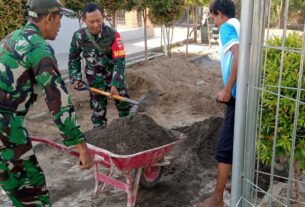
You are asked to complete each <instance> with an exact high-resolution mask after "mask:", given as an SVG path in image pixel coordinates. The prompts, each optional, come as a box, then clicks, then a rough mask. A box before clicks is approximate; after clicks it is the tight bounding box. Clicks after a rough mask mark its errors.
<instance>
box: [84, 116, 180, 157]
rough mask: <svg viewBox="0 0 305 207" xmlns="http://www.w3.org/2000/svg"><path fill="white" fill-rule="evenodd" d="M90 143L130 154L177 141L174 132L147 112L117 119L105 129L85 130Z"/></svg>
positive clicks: (114, 151)
mask: <svg viewBox="0 0 305 207" xmlns="http://www.w3.org/2000/svg"><path fill="white" fill-rule="evenodd" d="M85 137H86V140H87V142H88V143H90V144H92V145H95V146H97V147H99V148H103V149H106V150H108V151H110V152H112V153H115V154H119V155H128V154H134V153H138V152H142V151H145V150H149V149H153V148H156V147H159V146H163V145H166V144H169V143H171V142H174V141H177V138H176V136H174V134H173V133H171V132H170V131H168V130H166V129H165V128H163V127H162V126H160V125H158V124H157V123H156V122H155V121H154V120H153V119H152V118H151V117H149V116H147V115H145V114H136V115H134V116H128V117H123V118H119V119H115V120H113V121H112V122H111V124H110V125H109V126H108V127H107V128H104V129H99V128H94V129H92V130H90V131H87V132H85Z"/></svg>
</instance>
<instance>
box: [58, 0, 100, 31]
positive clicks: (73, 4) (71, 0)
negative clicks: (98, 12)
mask: <svg viewBox="0 0 305 207" xmlns="http://www.w3.org/2000/svg"><path fill="white" fill-rule="evenodd" d="M89 2H95V3H99V1H92V0H62V3H63V5H64V6H65V7H66V8H68V9H71V10H73V11H74V12H75V17H77V18H78V22H79V25H80V26H81V19H82V10H83V8H84V6H85V5H86V4H87V3H89Z"/></svg>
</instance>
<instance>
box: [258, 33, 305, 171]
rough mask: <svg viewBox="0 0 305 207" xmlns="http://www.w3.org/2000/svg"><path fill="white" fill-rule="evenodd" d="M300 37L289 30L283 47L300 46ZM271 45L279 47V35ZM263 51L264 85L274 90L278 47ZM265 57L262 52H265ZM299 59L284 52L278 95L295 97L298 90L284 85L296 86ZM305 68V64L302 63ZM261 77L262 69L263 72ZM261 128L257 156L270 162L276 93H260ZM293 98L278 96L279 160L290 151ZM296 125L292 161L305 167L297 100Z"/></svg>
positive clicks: (304, 129) (302, 114)
mask: <svg viewBox="0 0 305 207" xmlns="http://www.w3.org/2000/svg"><path fill="white" fill-rule="evenodd" d="M302 40H303V37H301V36H300V35H299V34H297V33H292V34H290V35H288V36H287V41H286V47H288V48H298V50H300V48H302ZM268 43H269V45H271V46H278V47H281V45H282V39H281V38H279V37H274V38H272V39H271V40H270V41H269V42H268ZM264 53H265V54H264V55H266V53H267V61H266V74H265V79H264V80H263V81H264V83H265V85H266V86H265V88H266V89H267V90H268V91H271V92H274V93H277V92H278V88H277V87H274V86H277V85H278V83H279V74H280V63H281V51H280V50H279V49H266V50H265V51H264ZM264 57H265V56H264ZM300 63H301V55H300V53H296V52H291V51H289V52H288V51H287V52H285V53H284V67H283V74H282V83H281V85H282V89H281V95H282V96H286V97H289V98H291V99H296V97H297V90H295V89H288V88H283V87H292V88H297V87H298V79H299V70H300ZM303 67H304V72H305V64H304V66H303ZM304 72H303V78H302V79H303V80H302V89H305V74H304ZM262 77H263V73H262ZM262 94H263V95H262V97H261V98H263V99H262V120H261V121H262V126H261V127H262V128H261V129H260V137H261V140H260V142H258V144H257V147H258V148H259V149H260V155H259V156H260V157H261V159H262V161H263V162H264V163H265V164H269V163H270V162H271V159H272V146H273V139H274V129H275V121H276V104H277V95H275V94H272V93H268V92H263V93H262ZM300 101H302V102H305V91H302V92H301V100H300ZM295 107H296V102H295V101H293V100H290V99H287V98H281V99H280V105H279V119H278V129H277V130H278V131H277V137H278V138H277V144H276V161H277V162H281V163H286V164H287V163H288V162H289V157H290V152H291V143H292V142H291V141H292V135H293V128H294V127H293V125H294V114H295ZM297 123H298V126H297V132H296V136H297V140H296V149H295V161H296V163H298V166H299V167H301V168H302V169H305V105H304V104H300V108H299V117H298V122H297Z"/></svg>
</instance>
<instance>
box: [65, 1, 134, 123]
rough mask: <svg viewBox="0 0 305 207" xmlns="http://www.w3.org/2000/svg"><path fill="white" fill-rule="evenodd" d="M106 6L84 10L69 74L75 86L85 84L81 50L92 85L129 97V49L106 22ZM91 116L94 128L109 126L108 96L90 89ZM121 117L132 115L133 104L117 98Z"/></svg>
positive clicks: (90, 6) (71, 50)
mask: <svg viewBox="0 0 305 207" xmlns="http://www.w3.org/2000/svg"><path fill="white" fill-rule="evenodd" d="M102 14H103V13H102V9H101V8H100V7H99V6H98V5H97V4H95V3H88V4H87V5H86V6H85V7H84V9H83V21H84V22H85V23H86V25H87V27H86V28H81V29H79V30H78V31H76V32H75V33H74V35H73V39H72V42H71V47H70V54H69V75H70V80H71V82H72V83H73V84H74V87H75V88H78V87H81V86H82V83H81V80H82V75H81V62H80V60H81V56H80V55H81V53H82V56H83V58H84V59H85V73H86V78H87V81H88V84H89V85H90V87H93V88H98V89H102V90H104V91H108V90H110V94H111V95H121V96H124V97H127V98H129V95H128V93H127V85H126V81H125V51H124V46H123V43H122V40H121V37H120V34H119V33H118V32H116V31H115V30H113V29H112V28H110V27H108V26H106V25H105V24H104V23H103V15H102ZM90 98H91V99H90V105H91V108H92V110H93V115H92V117H91V120H92V123H93V125H94V127H99V126H102V127H105V126H106V125H107V119H106V108H107V97H105V96H102V95H98V94H95V93H92V92H90ZM115 105H116V107H117V109H118V111H119V116H120V117H124V116H127V115H129V110H130V105H129V104H128V103H126V102H121V101H117V100H116V101H115Z"/></svg>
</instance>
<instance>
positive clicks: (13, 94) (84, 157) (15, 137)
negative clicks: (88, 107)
mask: <svg viewBox="0 0 305 207" xmlns="http://www.w3.org/2000/svg"><path fill="white" fill-rule="evenodd" d="M27 6H28V10H29V16H30V17H29V22H28V23H27V24H26V25H25V26H24V27H22V28H20V29H19V30H16V31H14V32H13V33H11V34H9V35H8V36H7V37H6V38H4V39H3V40H2V41H1V42H0V186H1V187H2V188H3V190H4V191H5V192H6V193H7V195H8V196H9V198H10V199H11V200H12V202H13V205H14V206H17V207H22V206H28V207H34V206H35V207H39V206H51V204H50V199H49V192H48V190H47V189H46V182H45V176H44V173H43V171H42V169H41V168H40V166H39V164H38V162H37V159H36V156H35V154H34V152H33V149H32V144H31V141H30V139H29V134H28V132H27V130H26V128H25V123H24V122H25V120H24V117H25V115H26V113H27V112H28V109H29V107H30V106H31V105H32V104H33V102H34V101H35V100H36V96H37V95H36V94H34V90H33V88H34V86H35V85H37V86H38V87H39V88H41V89H42V91H43V92H44V94H45V100H46V103H47V105H48V108H49V110H50V112H51V113H52V115H53V119H54V121H55V123H56V125H57V127H58V129H59V131H60V133H61V134H62V135H63V137H64V144H65V145H66V146H71V145H75V146H76V148H77V150H78V151H79V153H80V164H79V165H80V168H81V169H88V168H90V167H91V166H92V165H93V160H92V157H91V155H90V153H89V150H88V149H87V146H86V143H85V142H84V135H83V133H82V132H81V131H80V127H79V125H78V123H77V120H76V117H75V110H74V107H73V105H72V102H71V98H70V97H69V95H68V92H67V89H66V87H65V84H64V82H63V80H62V78H61V76H60V73H59V71H58V68H57V62H56V59H55V57H54V51H53V49H52V48H51V46H50V45H49V44H48V43H47V42H46V40H45V39H50V40H54V39H55V37H56V35H57V33H58V30H59V27H60V21H61V16H62V14H64V13H65V12H67V11H66V10H64V9H63V8H62V7H61V5H60V3H59V2H58V1H57V0H28V2H27Z"/></svg>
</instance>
